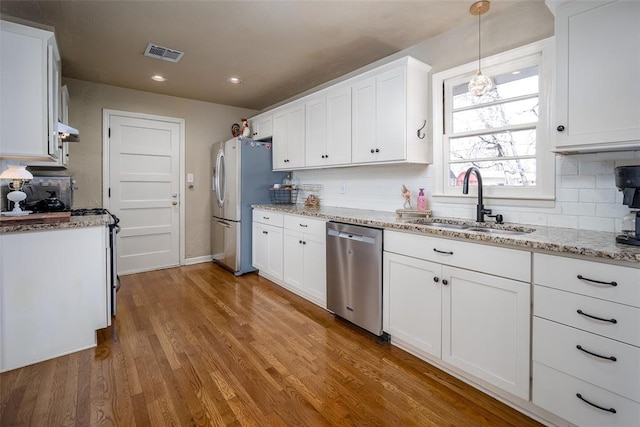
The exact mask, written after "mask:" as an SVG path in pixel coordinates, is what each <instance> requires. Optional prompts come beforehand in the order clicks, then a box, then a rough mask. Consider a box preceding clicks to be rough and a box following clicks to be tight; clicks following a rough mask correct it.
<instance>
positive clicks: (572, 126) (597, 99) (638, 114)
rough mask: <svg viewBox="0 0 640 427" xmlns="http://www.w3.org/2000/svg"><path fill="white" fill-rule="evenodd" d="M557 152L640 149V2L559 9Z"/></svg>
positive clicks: (589, 3)
mask: <svg viewBox="0 0 640 427" xmlns="http://www.w3.org/2000/svg"><path fill="white" fill-rule="evenodd" d="M555 15H556V17H555V18H556V19H555V22H556V28H555V39H556V108H555V119H554V128H555V129H556V135H555V139H556V142H555V147H556V149H555V151H557V152H560V153H571V152H595V151H612V150H625V149H630V150H636V149H638V147H640V84H638V76H639V75H640V2H637V1H573V2H566V3H562V4H560V5H559V6H558V8H557V9H556V13H555Z"/></svg>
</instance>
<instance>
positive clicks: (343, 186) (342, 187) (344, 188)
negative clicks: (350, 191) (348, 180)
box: [340, 183, 347, 194]
mask: <svg viewBox="0 0 640 427" xmlns="http://www.w3.org/2000/svg"><path fill="white" fill-rule="evenodd" d="M346 192H347V184H345V183H342V186H340V194H344V193H346Z"/></svg>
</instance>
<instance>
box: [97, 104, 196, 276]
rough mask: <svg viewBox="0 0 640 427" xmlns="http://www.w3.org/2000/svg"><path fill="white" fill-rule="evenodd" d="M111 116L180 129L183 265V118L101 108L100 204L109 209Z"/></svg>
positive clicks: (182, 245) (183, 245)
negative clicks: (176, 125)
mask: <svg viewBox="0 0 640 427" xmlns="http://www.w3.org/2000/svg"><path fill="white" fill-rule="evenodd" d="M111 116H124V117H131V118H135V119H149V120H158V121H164V122H169V123H176V124H178V126H179V128H180V130H179V132H178V133H179V135H178V138H179V145H180V147H179V153H178V157H179V159H178V164H179V165H180V166H179V169H180V170H179V171H178V175H179V177H180V178H179V179H180V182H179V184H178V189H179V193H178V203H180V210H179V216H180V218H179V233H180V236H179V241H180V248H179V249H178V251H179V254H178V256H179V262H180V265H185V254H186V252H185V248H186V243H185V239H186V236H185V175H184V170H185V119H181V118H178V117H168V116H160V115H156V114H146V113H136V112H133V111H122V110H112V109H107V108H103V109H102V206H105V207H106V208H107V209H109V206H110V204H109V202H110V200H109V182H110V178H111V177H110V175H109V166H110V165H109V153H110V150H111V144H110V140H109V124H110V123H111Z"/></svg>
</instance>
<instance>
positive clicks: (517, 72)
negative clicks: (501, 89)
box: [511, 70, 522, 76]
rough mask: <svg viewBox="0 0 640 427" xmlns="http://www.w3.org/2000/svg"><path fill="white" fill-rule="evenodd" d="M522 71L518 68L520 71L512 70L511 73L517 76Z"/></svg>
mask: <svg viewBox="0 0 640 427" xmlns="http://www.w3.org/2000/svg"><path fill="white" fill-rule="evenodd" d="M521 72H522V71H520V70H518V71H512V72H511V74H513V75H514V76H517V75H518V74H520V73H521Z"/></svg>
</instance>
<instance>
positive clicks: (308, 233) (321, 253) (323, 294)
mask: <svg viewBox="0 0 640 427" xmlns="http://www.w3.org/2000/svg"><path fill="white" fill-rule="evenodd" d="M325 234H326V232H325V221H323V220H317V219H308V218H305V217H302V216H293V215H285V218H284V239H283V240H284V277H283V280H284V284H285V286H286V287H288V288H290V289H291V290H293V291H294V292H296V293H299V294H300V295H302V296H303V297H305V298H307V299H309V300H311V301H313V302H315V303H316V304H318V305H320V306H322V307H326V304H327V279H326V253H325V252H326V244H325Z"/></svg>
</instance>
